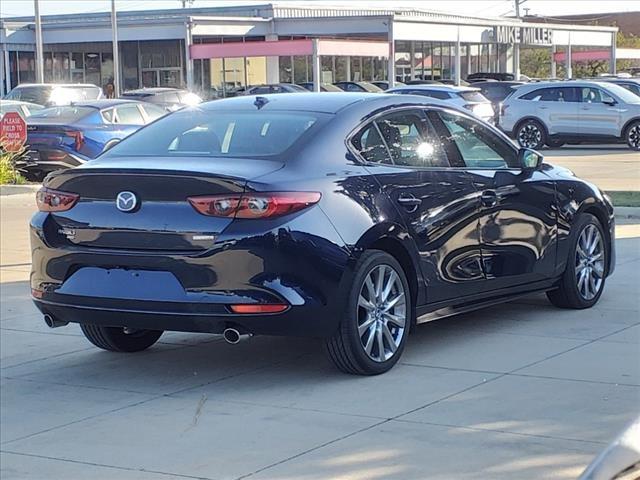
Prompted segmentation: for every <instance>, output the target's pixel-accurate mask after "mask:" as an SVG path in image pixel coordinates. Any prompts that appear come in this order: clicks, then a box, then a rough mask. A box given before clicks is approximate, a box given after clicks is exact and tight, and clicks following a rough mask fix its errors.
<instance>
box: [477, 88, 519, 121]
mask: <svg viewBox="0 0 640 480" xmlns="http://www.w3.org/2000/svg"><path fill="white" fill-rule="evenodd" d="M520 85H524V82H516V81H512V82H499V81H497V80H491V81H486V82H474V83H473V86H474V87H475V88H479V89H480V93H482V95H484V96H485V97H486V98H487V99H488V100H489V101H490V102H491V106H492V107H493V111H494V117H493V118H494V124H495V125H498V124H499V123H500V110H501V108H502V102H504V100H505V99H506V98H507V97H508V96H509V95H511V94H512V93H513V92H514V87H519V86H520Z"/></svg>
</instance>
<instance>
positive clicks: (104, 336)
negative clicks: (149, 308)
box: [80, 324, 162, 352]
mask: <svg viewBox="0 0 640 480" xmlns="http://www.w3.org/2000/svg"><path fill="white" fill-rule="evenodd" d="M80 328H81V329H82V333H84V336H85V337H87V340H89V341H90V342H91V343H93V344H94V345H95V346H96V347H99V348H102V349H103V350H109V351H110V352H139V351H141V350H145V349H147V348H149V347H150V346H151V345H153V344H154V343H156V342H157V341H158V339H159V338H160V336H161V335H162V331H161V330H133V329H129V328H122V327H102V326H100V325H89V324H81V325H80Z"/></svg>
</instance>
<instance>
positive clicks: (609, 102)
mask: <svg viewBox="0 0 640 480" xmlns="http://www.w3.org/2000/svg"><path fill="white" fill-rule="evenodd" d="M602 103H604V104H605V105H609V106H610V107H613V106H614V105H616V104H617V103H618V102H616V101H615V99H614V98H613V97H604V98H603V99H602Z"/></svg>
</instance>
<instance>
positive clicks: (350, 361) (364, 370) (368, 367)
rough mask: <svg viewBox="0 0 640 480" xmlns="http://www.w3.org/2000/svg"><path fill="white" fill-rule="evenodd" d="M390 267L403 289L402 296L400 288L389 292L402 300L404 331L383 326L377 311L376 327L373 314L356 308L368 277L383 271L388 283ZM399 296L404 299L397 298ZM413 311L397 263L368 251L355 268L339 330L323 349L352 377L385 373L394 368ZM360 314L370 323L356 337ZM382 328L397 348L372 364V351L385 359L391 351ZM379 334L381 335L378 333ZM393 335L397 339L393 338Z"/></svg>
mask: <svg viewBox="0 0 640 480" xmlns="http://www.w3.org/2000/svg"><path fill="white" fill-rule="evenodd" d="M389 267H390V268H391V269H392V271H393V272H395V274H396V275H397V279H396V282H397V281H398V280H399V282H400V283H401V285H402V289H403V291H402V292H400V291H399V288H398V289H396V288H395V287H394V290H391V291H393V292H394V293H393V294H394V295H395V296H396V297H399V296H402V298H403V299H404V300H403V301H404V306H403V308H404V327H403V328H400V327H398V326H397V324H395V323H391V322H390V323H391V327H389V326H388V325H386V320H384V319H383V318H387V317H384V314H380V311H378V309H377V308H376V309H375V310H376V311H377V314H378V315H380V316H379V317H378V318H379V320H378V321H377V323H376V321H374V320H370V319H372V318H375V317H374V315H375V314H374V313H373V311H371V312H369V311H366V310H363V308H364V307H362V306H361V305H360V304H359V298H360V296H361V293H364V291H363V289H364V288H366V287H365V282H366V280H367V278H369V275H375V273H376V272H379V270H376V269H379V268H382V272H383V274H382V276H383V279H391V278H392V273H391V270H389ZM385 271H386V272H387V273H388V274H389V276H388V277H387V276H385ZM386 285H387V284H385V286H386ZM396 285H397V286H398V287H399V284H397V283H396ZM400 293H402V294H403V295H400ZM389 295H391V293H389ZM394 300H395V297H394ZM391 302H392V301H391ZM391 302H390V303H391ZM399 303H400V302H398V304H399ZM370 305H371V304H370ZM412 307H413V303H412V298H411V293H410V289H409V283H408V282H407V278H406V275H405V273H404V270H403V269H402V266H401V265H400V263H398V261H397V260H396V259H395V258H394V257H392V256H391V255H389V254H388V253H386V252H383V251H381V250H367V251H366V252H364V253H363V254H362V256H361V257H360V259H359V260H358V263H357V264H356V267H355V275H354V279H353V283H352V285H351V288H350V291H349V296H348V300H347V306H346V309H345V311H344V313H343V315H342V321H341V323H340V326H339V328H338V330H337V331H336V332H335V333H334V334H333V336H331V337H329V338H328V339H327V340H326V341H325V347H326V350H327V354H328V356H329V358H330V359H331V361H332V362H333V363H334V364H335V366H336V367H337V368H338V369H339V370H341V371H343V372H345V373H349V374H353V375H378V374H381V373H384V372H386V371H388V370H389V369H391V368H392V367H393V366H394V365H395V364H396V362H397V361H398V359H399V358H400V356H401V355H402V352H403V350H404V346H405V343H406V341H407V337H408V335H409V330H410V326H411V321H412V312H413V308H412ZM363 312H364V313H365V314H366V316H365V321H366V322H369V323H370V324H371V326H370V327H369V328H368V329H367V330H364V331H363V333H362V335H361V334H359V333H358V326H359V325H362V323H361V320H362V314H363ZM393 312H394V314H395V313H396V310H395V307H394V310H393ZM398 316H399V315H398ZM371 322H373V323H371ZM382 322H384V323H385V325H386V327H383V326H382V325H379V328H378V327H376V325H378V323H380V324H381V323H382ZM383 328H388V330H387V332H388V333H390V334H391V335H392V338H395V339H396V340H397V341H398V342H399V343H398V344H397V345H396V344H395V343H394V345H396V346H395V351H393V349H391V348H390V349H389V354H390V355H391V356H390V357H389V358H387V359H384V360H380V359H379V360H374V359H372V356H370V355H373V354H374V351H376V352H377V354H378V355H377V356H378V357H380V356H382V357H385V356H386V354H387V349H386V347H387V346H389V347H391V344H390V343H389V342H390V341H389V337H387V336H385V335H384V334H383V333H382V329H383ZM378 331H380V333H378ZM394 334H395V335H396V337H393V335H394ZM378 335H380V337H381V338H383V340H380V341H382V342H383V347H382V355H380V349H379V347H378V345H379V344H378V343H377V341H378ZM365 336H367V337H369V340H370V342H368V343H367V344H368V345H370V349H371V352H370V353H367V351H366V346H365V345H363V338H364V337H365ZM373 336H376V340H375V341H376V344H375V345H373V344H372V343H371V338H373ZM398 337H400V338H398ZM384 342H386V345H384ZM374 349H376V350H374Z"/></svg>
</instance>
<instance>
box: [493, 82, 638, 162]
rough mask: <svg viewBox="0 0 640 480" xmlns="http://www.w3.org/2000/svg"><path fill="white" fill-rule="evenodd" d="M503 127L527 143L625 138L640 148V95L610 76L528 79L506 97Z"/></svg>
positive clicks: (531, 145)
mask: <svg viewBox="0 0 640 480" xmlns="http://www.w3.org/2000/svg"><path fill="white" fill-rule="evenodd" d="M500 127H501V128H502V129H503V130H504V131H505V133H507V134H508V135H510V136H511V137H513V138H515V139H516V140H517V141H518V143H519V144H520V146H521V147H524V148H533V149H539V148H541V147H542V146H544V145H548V146H550V147H554V148H557V147H560V146H562V145H563V144H564V143H565V142H575V143H582V142H591V143H596V142H597V143H611V142H612V141H613V142H617V141H621V140H622V141H625V142H627V144H628V145H629V147H630V148H631V149H633V150H640V97H639V96H637V95H636V94H634V93H632V92H630V91H629V90H627V89H625V88H623V87H621V86H619V85H615V84H613V83H609V82H595V81H584V80H579V81H578V80H571V81H564V82H540V83H528V84H526V85H522V86H520V87H517V88H516V91H515V92H514V93H513V94H512V95H510V96H509V97H507V98H506V99H505V100H504V102H503V103H502V109H501V112H500Z"/></svg>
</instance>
